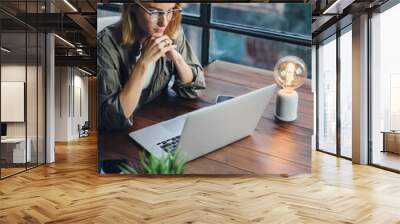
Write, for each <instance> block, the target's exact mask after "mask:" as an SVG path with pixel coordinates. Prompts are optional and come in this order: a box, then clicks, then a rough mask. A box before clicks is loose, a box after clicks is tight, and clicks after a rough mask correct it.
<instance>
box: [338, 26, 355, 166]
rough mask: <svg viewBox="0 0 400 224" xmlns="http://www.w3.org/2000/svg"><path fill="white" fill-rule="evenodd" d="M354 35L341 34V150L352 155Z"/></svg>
mask: <svg viewBox="0 0 400 224" xmlns="http://www.w3.org/2000/svg"><path fill="white" fill-rule="evenodd" d="M351 48H352V35H351V30H350V31H349V32H347V33H345V34H343V35H342V36H340V122H341V124H340V127H341V129H340V130H341V133H340V135H341V137H340V143H341V146H340V150H341V154H342V155H343V156H346V157H349V158H351V157H352V150H351V141H352V137H351V136H352V125H351V124H352V96H353V95H352V74H353V73H352V66H351V65H352V49H351Z"/></svg>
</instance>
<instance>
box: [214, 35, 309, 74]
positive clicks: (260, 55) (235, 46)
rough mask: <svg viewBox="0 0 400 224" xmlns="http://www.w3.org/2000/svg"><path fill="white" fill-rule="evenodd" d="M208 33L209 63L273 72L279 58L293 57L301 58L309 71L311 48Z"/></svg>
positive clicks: (244, 36) (240, 36) (242, 36)
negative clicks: (216, 61) (229, 64)
mask: <svg viewBox="0 0 400 224" xmlns="http://www.w3.org/2000/svg"><path fill="white" fill-rule="evenodd" d="M210 33H211V36H210V58H209V59H210V61H212V60H217V59H218V60H224V61H229V62H233V63H238V64H244V65H249V66H254V67H258V68H263V69H268V70H273V69H274V66H275V63H276V62H277V61H278V60H279V59H280V58H282V57H284V56H288V55H294V56H298V57H300V58H302V59H303V60H304V61H305V62H306V64H307V68H308V71H311V47H304V46H300V45H294V44H288V43H284V42H279V41H274V40H266V39H261V38H255V37H250V36H246V35H240V34H235V33H229V32H225V31H218V30H210ZM266 52H268V53H266ZM309 77H310V72H309Z"/></svg>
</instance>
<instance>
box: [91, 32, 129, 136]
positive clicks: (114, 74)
mask: <svg viewBox="0 0 400 224" xmlns="http://www.w3.org/2000/svg"><path fill="white" fill-rule="evenodd" d="M107 32H109V31H107V30H103V31H102V32H101V33H99V35H98V36H97V83H98V84H97V87H98V90H97V91H98V103H99V105H98V107H99V110H98V111H99V113H100V114H99V115H100V116H99V128H100V130H101V131H117V130H121V129H124V128H128V127H130V126H131V125H132V120H131V118H126V117H125V114H124V112H123V109H122V106H121V103H120V100H119V94H120V92H121V89H122V86H121V82H120V79H119V71H120V69H119V68H120V60H119V57H118V51H117V48H116V46H115V42H114V41H113V39H112V37H111V34H110V33H107Z"/></svg>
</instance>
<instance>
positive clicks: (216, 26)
mask: <svg viewBox="0 0 400 224" xmlns="http://www.w3.org/2000/svg"><path fill="white" fill-rule="evenodd" d="M211 7H212V3H200V16H192V15H187V14H185V13H184V12H183V13H182V24H187V25H191V26H197V27H199V28H201V29H202V31H203V32H202V33H203V34H202V41H201V47H202V52H201V63H202V64H203V65H207V64H208V63H210V61H209V55H210V49H209V48H210V30H211V29H212V30H216V31H224V32H229V33H234V34H239V35H247V36H250V37H255V38H261V39H265V40H274V41H279V42H284V43H289V44H294V45H301V46H306V47H310V49H311V46H312V38H311V36H310V37H307V36H305V35H300V34H293V33H287V32H277V31H274V30H271V29H265V30H261V29H257V28H250V27H246V26H242V25H233V24H227V23H218V22H213V21H212V20H211Z"/></svg>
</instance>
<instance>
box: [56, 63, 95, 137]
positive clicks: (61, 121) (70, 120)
mask: <svg viewBox="0 0 400 224" xmlns="http://www.w3.org/2000/svg"><path fill="white" fill-rule="evenodd" d="M83 75H84V74H83V73H82V72H80V71H79V70H77V69H76V68H72V67H56V84H55V85H56V88H55V89H56V91H55V126H56V132H55V141H70V140H73V139H77V138H79V135H78V134H79V133H78V124H80V125H83V124H84V122H85V121H87V120H88V78H87V77H85V76H83ZM79 95H80V97H79ZM79 101H80V102H79ZM79 105H81V110H82V112H81V113H80V110H79Z"/></svg>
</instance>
